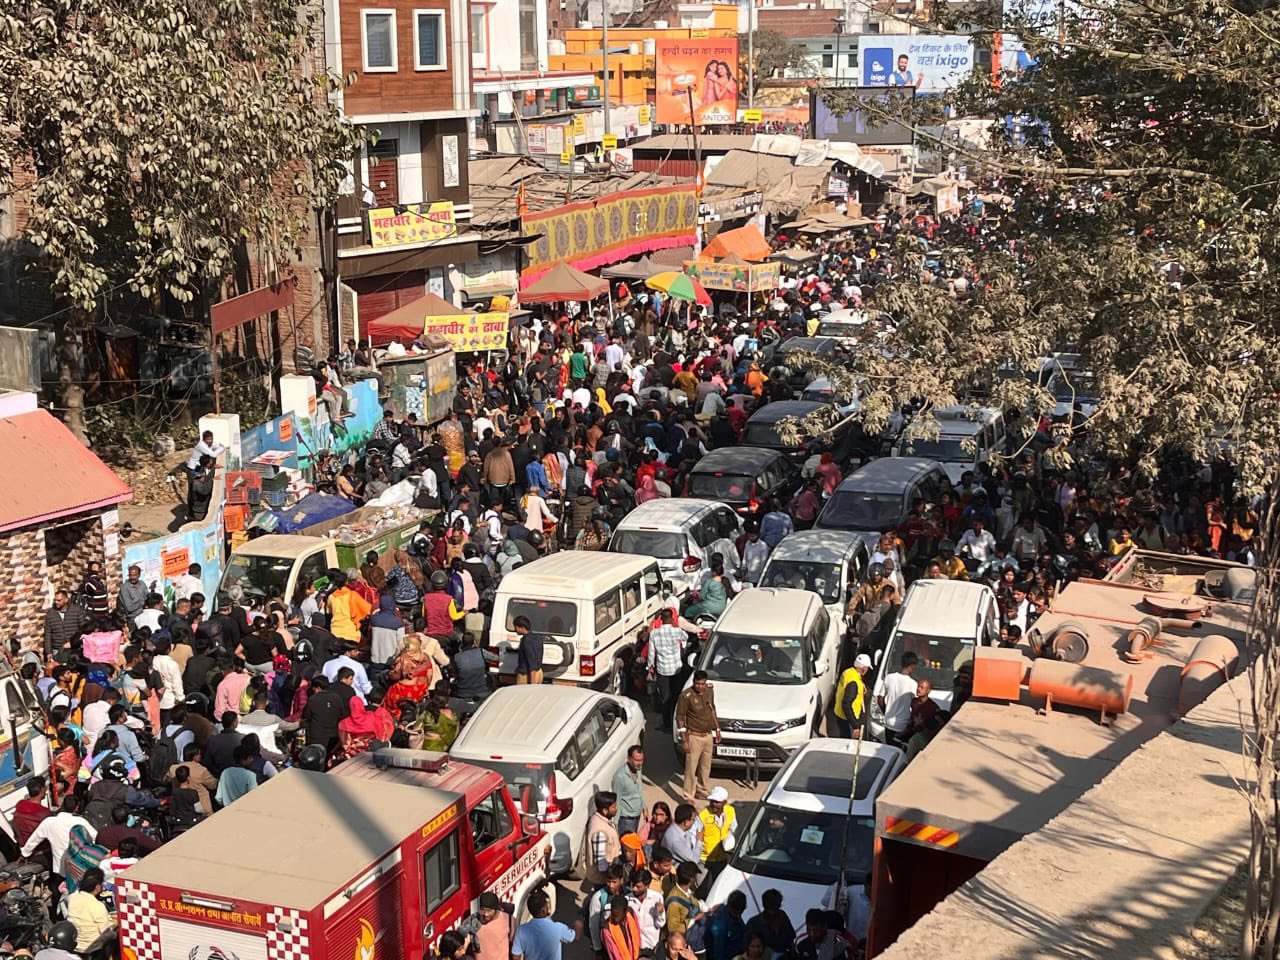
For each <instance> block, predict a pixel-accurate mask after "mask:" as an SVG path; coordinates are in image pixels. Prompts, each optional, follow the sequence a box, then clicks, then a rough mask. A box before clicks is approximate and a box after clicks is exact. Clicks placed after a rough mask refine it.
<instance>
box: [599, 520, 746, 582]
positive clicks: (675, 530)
mask: <svg viewBox="0 0 1280 960" xmlns="http://www.w3.org/2000/svg"><path fill="white" fill-rule="evenodd" d="M741 533H742V519H741V518H740V517H739V516H738V515H737V514H736V513H735V512H734V511H733V510H732V509H731V508H730V507H729V506H727V505H726V504H723V503H717V502H715V501H708V500H696V499H694V498H692V497H659V498H658V499H657V500H650V501H649V502H648V503H642V504H640V506H638V507H636V508H635V509H634V510H632V511H631V512H630V513H628V514H627V515H626V516H625V517H623V518H622V522H621V523H619V524H618V526H617V529H615V530H614V531H613V536H611V537H610V538H609V552H610V553H635V554H643V555H645V556H649V557H654V558H655V559H656V560H657V561H658V568H659V569H660V570H661V571H662V576H663V577H664V578H665V579H666V581H667V583H668V584H670V585H671V589H672V591H673V592H674V593H675V595H676V596H677V597H683V596H684V595H685V594H686V593H688V592H689V591H690V590H692V589H693V588H694V587H696V586H698V585H699V584H701V583H702V575H703V573H704V572H705V571H706V570H707V568H708V567H709V566H710V565H711V555H712V554H714V553H720V554H723V555H724V568H725V569H726V570H732V569H733V568H734V567H736V566H737V565H738V548H737V546H736V545H735V543H736V541H737V539H738V537H739V536H740V535H741Z"/></svg>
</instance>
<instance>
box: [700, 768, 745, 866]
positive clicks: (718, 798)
mask: <svg viewBox="0 0 1280 960" xmlns="http://www.w3.org/2000/svg"><path fill="white" fill-rule="evenodd" d="M698 819H699V820H700V821H701V822H702V863H703V865H704V867H705V868H706V873H705V874H703V877H702V886H701V888H700V889H702V890H704V891H707V890H710V889H711V885H712V884H713V883H715V880H716V877H718V876H719V875H720V871H721V870H723V869H724V868H725V866H726V865H727V864H728V863H729V854H730V853H731V852H732V851H733V847H734V843H735V842H736V837H735V836H734V831H735V830H737V828H738V815H737V813H736V812H735V811H734V809H733V804H731V803H729V791H728V790H726V789H725V788H724V787H713V788H712V789H711V792H710V793H708V794H707V806H706V809H704V810H703V811H702V812H701V813H699V814H698Z"/></svg>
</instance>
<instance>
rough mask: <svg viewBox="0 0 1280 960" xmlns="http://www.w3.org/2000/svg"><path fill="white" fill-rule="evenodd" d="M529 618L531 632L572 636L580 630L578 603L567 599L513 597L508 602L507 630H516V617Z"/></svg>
mask: <svg viewBox="0 0 1280 960" xmlns="http://www.w3.org/2000/svg"><path fill="white" fill-rule="evenodd" d="M520 616H524V617H528V618H529V632H530V633H549V634H551V635H552V636H556V637H572V636H574V635H575V634H576V633H577V632H578V605H577V604H575V603H570V602H569V601H567V600H525V599H523V598H519V597H513V598H512V599H511V600H510V601H508V603H507V631H508V632H511V631H513V630H515V628H516V624H515V620H516V617H520Z"/></svg>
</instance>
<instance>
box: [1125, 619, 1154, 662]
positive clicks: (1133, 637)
mask: <svg viewBox="0 0 1280 960" xmlns="http://www.w3.org/2000/svg"><path fill="white" fill-rule="evenodd" d="M1159 635H1160V621H1159V620H1158V619H1157V618H1156V617H1143V618H1142V619H1141V620H1140V621H1139V622H1138V625H1137V626H1136V627H1134V628H1133V629H1132V630H1130V631H1129V650H1128V651H1127V652H1126V653H1125V654H1123V656H1124V659H1126V660H1128V661H1129V662H1130V663H1138V662H1139V661H1140V660H1142V655H1143V653H1145V652H1146V650H1147V648H1148V647H1150V646H1151V644H1152V643H1154V642H1155V639H1156V637H1158V636H1159Z"/></svg>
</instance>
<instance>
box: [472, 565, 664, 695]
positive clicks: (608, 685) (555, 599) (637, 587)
mask: <svg viewBox="0 0 1280 960" xmlns="http://www.w3.org/2000/svg"><path fill="white" fill-rule="evenodd" d="M664 601H665V597H664V590H663V580H662V573H661V572H660V571H659V569H658V562H657V561H656V560H655V559H654V558H653V557H640V556H636V555H634V554H630V553H601V552H599V551H595V550H564V551H561V552H560V553H554V554H552V555H551V556H549V557H541V558H540V559H538V560H535V561H533V563H527V564H525V565H524V566H522V567H516V569H514V570H512V571H511V572H510V573H509V574H507V575H506V576H505V577H503V578H502V582H501V583H499V584H498V594H497V596H496V597H495V598H494V601H493V619H492V621H491V623H490V626H489V648H488V653H489V655H490V658H491V662H492V658H494V657H496V659H497V663H498V666H497V672H498V679H499V682H507V683H509V682H512V681H514V679H515V671H516V651H517V650H518V649H519V648H520V635H519V634H517V633H516V630H515V618H516V617H519V616H525V617H528V618H529V623H530V625H531V626H530V629H531V630H532V631H533V632H534V633H540V634H543V635H544V636H545V637H546V638H547V645H546V651H545V653H544V655H543V673H544V675H545V678H546V679H547V680H550V681H552V682H554V683H573V684H579V685H582V686H588V687H595V688H597V689H604V690H608V691H609V692H611V693H614V694H621V693H622V691H623V689H624V688H625V686H626V676H627V667H628V665H629V664H630V662H631V660H632V658H633V657H634V656H635V639H636V634H637V633H639V632H640V628H641V627H643V626H645V625H646V624H648V623H649V622H650V621H651V620H652V619H653V618H654V617H655V616H656V615H657V613H658V610H659V609H660V608H661V607H662V606H663V604H664Z"/></svg>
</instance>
